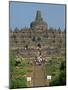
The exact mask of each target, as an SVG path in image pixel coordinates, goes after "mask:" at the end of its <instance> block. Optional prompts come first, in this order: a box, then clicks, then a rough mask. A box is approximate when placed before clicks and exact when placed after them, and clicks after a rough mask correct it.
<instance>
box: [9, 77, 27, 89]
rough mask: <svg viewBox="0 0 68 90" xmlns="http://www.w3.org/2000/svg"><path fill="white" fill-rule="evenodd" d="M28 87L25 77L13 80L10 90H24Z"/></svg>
mask: <svg viewBox="0 0 68 90" xmlns="http://www.w3.org/2000/svg"><path fill="white" fill-rule="evenodd" d="M23 87H27V84H26V78H25V77H19V78H15V79H13V80H11V84H10V88H14V89H15V88H23Z"/></svg>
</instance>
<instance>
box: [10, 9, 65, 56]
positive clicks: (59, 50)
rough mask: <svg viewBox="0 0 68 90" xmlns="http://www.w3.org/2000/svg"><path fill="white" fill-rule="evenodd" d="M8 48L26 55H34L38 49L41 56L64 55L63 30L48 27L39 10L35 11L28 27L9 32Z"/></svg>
mask: <svg viewBox="0 0 68 90" xmlns="http://www.w3.org/2000/svg"><path fill="white" fill-rule="evenodd" d="M10 49H11V50H14V51H15V53H16V54H17V53H19V54H21V55H23V56H28V57H34V56H36V55H37V54H38V52H39V50H40V51H41V55H42V56H43V57H46V56H50V55H65V32H64V31H62V30H60V29H58V30H56V29H52V28H50V29H48V24H47V23H46V22H45V21H43V18H42V16H41V11H37V14H36V18H35V21H33V22H32V23H31V24H30V28H23V29H21V30H17V31H11V32H10Z"/></svg>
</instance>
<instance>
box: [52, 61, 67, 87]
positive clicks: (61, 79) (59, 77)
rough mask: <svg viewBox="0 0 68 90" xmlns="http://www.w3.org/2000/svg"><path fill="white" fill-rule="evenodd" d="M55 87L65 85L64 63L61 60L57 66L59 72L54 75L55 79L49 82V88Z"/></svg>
mask: <svg viewBox="0 0 68 90" xmlns="http://www.w3.org/2000/svg"><path fill="white" fill-rule="evenodd" d="M56 71H57V70H56ZM57 85H58V86H60V85H66V63H65V61H63V60H62V62H61V64H60V66H59V72H58V73H56V75H55V77H54V78H53V79H52V80H51V82H50V86H57Z"/></svg>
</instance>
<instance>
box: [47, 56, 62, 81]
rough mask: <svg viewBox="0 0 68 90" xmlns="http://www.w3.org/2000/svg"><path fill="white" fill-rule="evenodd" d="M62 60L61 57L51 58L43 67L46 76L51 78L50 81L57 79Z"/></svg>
mask: <svg viewBox="0 0 68 90" xmlns="http://www.w3.org/2000/svg"><path fill="white" fill-rule="evenodd" d="M63 60H64V58H63V57H58V58H57V57H52V58H51V59H50V60H49V61H48V64H46V65H45V70H46V73H47V75H51V76H52V80H53V79H54V78H55V77H57V75H59V73H60V65H61V62H62V61H63Z"/></svg>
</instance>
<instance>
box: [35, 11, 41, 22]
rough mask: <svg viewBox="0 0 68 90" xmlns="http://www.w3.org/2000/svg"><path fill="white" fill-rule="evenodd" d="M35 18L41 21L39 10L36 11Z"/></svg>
mask: <svg viewBox="0 0 68 90" xmlns="http://www.w3.org/2000/svg"><path fill="white" fill-rule="evenodd" d="M35 20H36V21H42V20H43V18H42V16H41V11H40V10H38V11H37V13H36V19H35Z"/></svg>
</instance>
